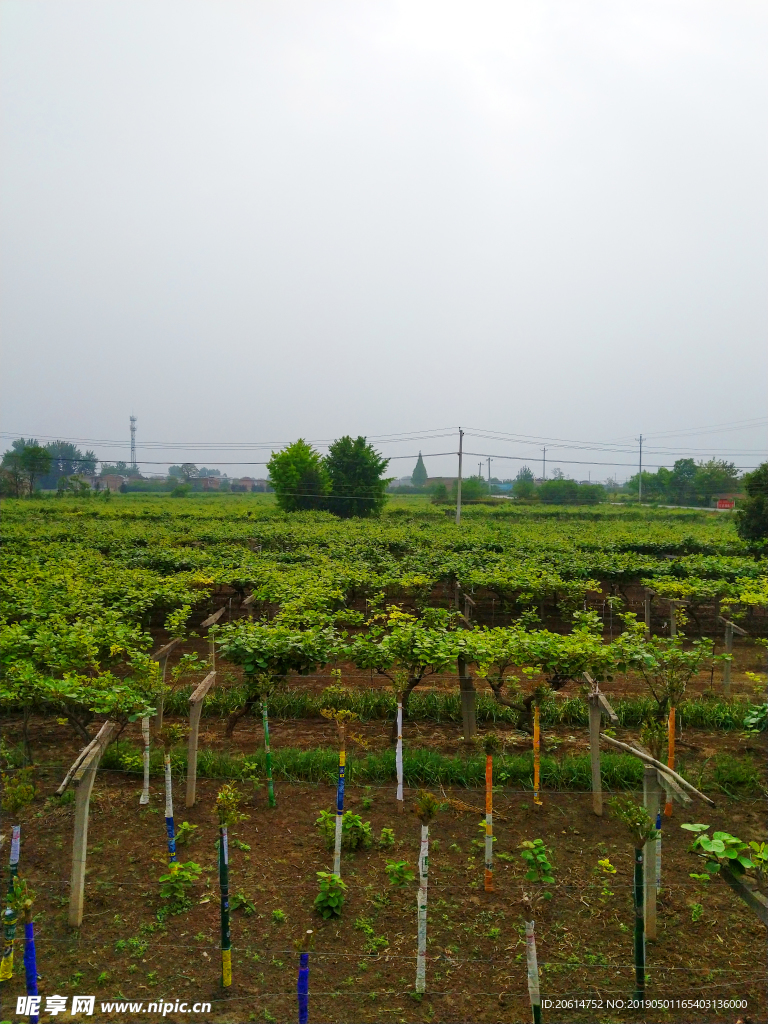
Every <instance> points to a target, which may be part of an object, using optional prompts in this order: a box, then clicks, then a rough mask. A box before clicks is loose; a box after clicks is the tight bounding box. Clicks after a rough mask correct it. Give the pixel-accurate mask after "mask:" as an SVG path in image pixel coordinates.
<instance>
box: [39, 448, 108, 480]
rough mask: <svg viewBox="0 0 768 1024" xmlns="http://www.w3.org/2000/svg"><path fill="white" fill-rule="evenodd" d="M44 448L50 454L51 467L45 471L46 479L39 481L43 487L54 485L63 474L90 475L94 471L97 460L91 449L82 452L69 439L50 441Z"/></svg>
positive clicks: (67, 475)
mask: <svg viewBox="0 0 768 1024" xmlns="http://www.w3.org/2000/svg"><path fill="white" fill-rule="evenodd" d="M45 450H46V451H47V452H48V453H49V455H50V456H51V469H50V472H49V473H46V477H47V479H46V480H42V481H41V485H42V486H44V487H55V486H56V483H57V481H58V480H59V479H60V478H61V477H63V476H66V477H71V476H90V475H91V474H93V473H95V472H96V463H97V462H98V460H97V458H96V453H95V452H93V451H90V450H89V451H87V452H85V453H83V452H82V451H80V449H79V448H78V447H77V446H76V445H74V444H71V443H70V442H69V441H50V442H49V443H48V444H47V445H46V446H45Z"/></svg>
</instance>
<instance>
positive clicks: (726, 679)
mask: <svg viewBox="0 0 768 1024" xmlns="http://www.w3.org/2000/svg"><path fill="white" fill-rule="evenodd" d="M717 620H718V622H720V623H722V625H724V626H725V653H726V654H733V634H734V633H738V634H739V636H746V635H747V631H746V629H742V628H741V626H737V625H736V623H735V622H730V621H729V620H728V619H724V618H723V617H722V615H718V617H717ZM730 692H731V660H730V658H729V659H728V660H727V661H726V662H725V664H724V665H723V693H724V694H726V695H730Z"/></svg>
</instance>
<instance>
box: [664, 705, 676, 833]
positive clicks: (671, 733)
mask: <svg viewBox="0 0 768 1024" xmlns="http://www.w3.org/2000/svg"><path fill="white" fill-rule="evenodd" d="M667 728H668V737H669V753H668V756H667V767H668V768H672V769H673V770H674V767H675V709H674V708H670V709H669V722H668V726H667ZM664 814H665V816H666V817H667V818H671V817H672V801H671V800H670V799H669V798H667V802H666V803H665V804H664Z"/></svg>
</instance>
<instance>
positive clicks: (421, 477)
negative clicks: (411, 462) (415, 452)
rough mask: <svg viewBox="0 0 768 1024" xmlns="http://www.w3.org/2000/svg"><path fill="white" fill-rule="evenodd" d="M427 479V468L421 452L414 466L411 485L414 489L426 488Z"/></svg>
mask: <svg viewBox="0 0 768 1024" xmlns="http://www.w3.org/2000/svg"><path fill="white" fill-rule="evenodd" d="M427 479H428V477H427V467H426V466H425V465H424V459H422V457H421V452H419V458H418V460H417V462H416V465H415V466H414V469H413V473H411V483H412V484H413V486H414V487H426V485H427Z"/></svg>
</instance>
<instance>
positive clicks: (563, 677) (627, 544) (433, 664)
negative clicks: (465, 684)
mask: <svg viewBox="0 0 768 1024" xmlns="http://www.w3.org/2000/svg"><path fill="white" fill-rule="evenodd" d="M0 571H1V572H2V588H1V589H2V594H1V596H0V701H2V705H3V706H4V707H6V708H11V709H16V710H22V709H23V710H24V711H25V714H29V713H31V712H32V711H35V710H37V711H45V712H50V713H56V714H59V715H63V716H64V717H66V718H68V719H69V721H70V722H71V723H72V725H73V727H74V728H75V729H76V730H78V731H79V732H80V733H81V735H83V736H85V735H86V734H87V733H86V729H87V725H88V722H89V721H90V719H91V718H92V717H93V716H94V715H109V716H110V717H113V718H115V717H117V718H120V717H123V718H124V719H125V718H129V717H130V718H134V717H139V716H144V715H146V714H148V713H149V712H150V711H152V710H154V708H155V707H156V706H157V702H158V694H159V692H160V689H161V688H162V685H163V684H162V681H161V679H160V674H159V669H158V665H157V662H156V661H154V660H153V659H152V657H151V652H152V650H153V647H155V646H156V642H155V641H154V640H153V637H152V633H151V630H154V631H155V633H157V629H158V628H163V629H164V630H165V631H167V635H168V636H169V637H178V638H180V639H184V638H185V637H186V636H187V635H188V633H189V631H190V630H191V629H192V628H193V626H194V625H195V624H197V623H199V622H200V621H201V619H202V618H203V617H204V616H205V615H207V614H208V612H210V611H211V610H212V609H214V608H216V607H218V606H222V605H223V606H225V607H226V608H227V610H228V615H227V616H226V617H227V618H231V619H232V621H230V622H229V623H227V624H224V625H222V626H221V627H220V628H219V631H218V634H217V637H216V640H217V644H218V646H219V648H220V650H221V653H222V654H223V655H224V656H225V657H226V658H227V659H229V660H230V661H231V662H234V663H236V664H239V665H241V666H242V668H243V670H244V673H245V677H246V680H251V682H252V683H253V685H252V686H251V687H250V688H249V686H248V685H246V686H245V688H244V689H243V690H242V691H241V692H242V699H241V702H240V703H241V710H247V708H248V707H249V706H250V705H252V704H253V703H255V701H256V700H257V699H258V697H259V693H260V692H262V691H263V689H264V686H265V685H266V683H265V679H264V677H265V675H266V676H268V677H270V678H271V680H272V682H274V681H275V680H279V679H284V678H285V677H287V676H288V675H290V674H292V673H298V674H301V673H306V672H308V671H311V670H313V669H314V668H316V667H318V666H323V665H328V664H339V663H342V662H347V663H353V664H354V665H356V666H358V667H359V668H361V669H367V670H370V671H371V672H380V673H386V674H388V675H390V676H393V675H394V674H398V681H397V685H398V686H399V688H400V689H401V690H402V692H403V702H404V706H405V711H406V714H407V709H408V700H409V695H410V692H411V691H412V690H413V689H415V688H416V687H417V686H418V685H419V684H420V683H421V682H422V681H423V680H424V679H425V678H426V677H428V676H429V675H430V674H433V673H437V672H441V671H447V670H450V671H454V670H455V666H456V665H457V664H458V665H459V669H460V672H461V671H466V672H468V673H469V672H473V673H474V674H475V675H476V676H480V677H483V678H485V679H486V680H487V681H488V683H489V684H490V686H491V688H492V690H493V692H494V694H495V698H496V700H497V702H498V703H499V704H500V706H507V707H509V706H511V707H513V708H515V709H516V711H517V712H519V715H520V717H521V720H522V721H523V724H525V720H526V717H528V718H529V717H530V712H531V706H532V704H533V703H537V702H538V698H537V695H536V692H535V690H534V691H531V692H527V693H526V692H525V691H526V689H528V690H529V691H530V690H531V687H530V686H528V687H527V688H526V673H528V674H536V673H538V674H540V675H543V676H544V679H545V680H546V682H547V683H548V685H549V687H551V689H553V690H557V689H559V688H560V687H561V686H562V685H564V683H565V682H567V681H568V680H571V679H580V678H581V677H582V674H583V673H584V672H589V673H590V674H592V675H593V676H594V677H595V678H596V679H603V678H606V677H608V676H610V675H611V673H613V672H615V671H617V670H622V669H624V668H626V667H627V666H631V667H635V668H636V669H638V670H640V671H643V672H645V673H646V675H647V678H648V681H649V685H651V684H652V683H653V681H654V679H655V681H656V689H655V690H654V689H653V686H652V687H651V690H652V692H653V693H654V694H655V697H656V698H657V705H658V708H657V710H658V715H659V716H662V715H664V714H666V713H667V711H668V708H669V706H670V704H675V703H676V702H679V700H680V699H681V697H682V693H681V692H680V693H678V692H677V691H676V690H675V687H677V689H678V690H679V689H680V687H681V686H682V688H683V689H684V686H685V680H686V678H688V677H690V675H691V674H692V673H693V672H695V671H698V670H699V669H700V668H701V666H702V664H703V663H704V661H705V659H706V658H707V657H709V656H710V655H711V653H712V642H711V639H709V638H707V637H706V636H702V635H701V624H702V622H703V621H704V618H703V616H702V609H705V608H706V609H708V610H709V612H710V613H711V611H712V609H713V608H714V609H715V610H716V611H720V612H722V613H724V614H727V615H728V616H729V618H731V619H733V620H735V621H737V622H741V623H742V626H744V627H745V628H746V629H747V632H748V633H751V634H752V635H755V636H757V635H759V634H760V633H762V632H764V629H765V626H764V622H765V608H766V605H767V604H768V560H766V558H765V557H763V556H761V555H757V554H755V553H753V552H751V551H750V550H749V549H748V548H747V547H746V546H745V545H744V544H743V543H742V542H741V541H740V540H739V539H738V537H737V535H736V533H735V530H734V529H733V526H732V522H731V520H730V517H728V516H714V515H712V514H708V513H699V512H686V511H675V512H672V511H651V510H648V511H645V510H642V511H638V510H624V509H605V510H603V509H600V510H592V509H588V510H583V509H582V510H579V509H573V510H570V509H569V510H560V509H557V510H554V509H553V510H548V509H544V510H539V509H514V510H507V509H486V508H478V509H472V510H470V511H468V512H467V514H466V516H465V519H464V521H463V522H462V524H461V526H460V527H457V526H456V524H455V523H453V522H451V521H450V520H449V519H448V518H447V517H446V516H445V515H444V514H443V512H441V511H439V510H435V509H433V508H432V507H430V506H426V505H413V506H411V507H407V506H405V505H404V506H402V507H394V508H392V509H391V510H390V511H389V512H387V513H386V514H384V515H383V516H381V517H380V518H379V519H376V520H360V521H355V520H352V521H339V520H338V519H336V518H334V517H333V516H330V515H328V514H324V513H294V514H290V515H286V514H282V513H279V512H277V511H276V510H275V508H274V506H272V505H271V504H270V503H269V499H266V500H263V499H258V498H256V497H252V496H249V497H242V498H234V497H232V498H216V499H208V500H199V501H197V502H193V501H184V502H179V501H173V500H172V499H168V498H145V497H142V498H137V499H127V498H125V499H114V500H112V501H110V502H106V501H90V502H86V501H76V500H41V501H38V502H35V503H29V502H26V503H19V502H11V501H8V502H5V503H4V505H3V517H2V555H1V556H0ZM636 585H641V586H647V587H650V588H652V590H653V593H654V598H653V600H654V608H655V609H656V612H657V615H661V616H662V619H661V620H660V622H661V628H660V629H657V630H655V632H656V633H657V634H658V635H656V636H654V637H653V638H651V639H650V640H649V639H647V638H646V637H645V635H644V630H643V628H642V626H641V625H640V624H639V623H637V622H636V621H634V619H633V616H632V614H631V608H632V603H631V598H632V595H631V588H632V587H633V586H636ZM458 595H462V597H463V598H464V604H463V606H462V602H461V600H458V601H457V596H458ZM672 597H673V598H683V599H685V600H686V601H687V604H686V605H685V607H684V610H683V609H682V608H681V610H680V613H679V617H678V622H679V625H680V626H681V627H682V632H681V634H680V635H679V636H678V637H677V638H676V639H675V640H672V639H671V638H670V637H669V636H668V635H667V634H666V632H665V629H666V626H665V623H664V620H663V615H664V614H665V609H666V608H667V607H668V599H669V598H672ZM466 599H469V602H470V604H469V605H468V604H467V603H466ZM246 605H247V606H248V607H247V614H248V615H249V616H250V617H249V618H245V617H239V616H245V615H246V607H245V606H246ZM457 605H458V608H457ZM470 606H471V609H474V612H473V611H471V609H470ZM462 607H463V612H462V611H461V608H462ZM606 608H607V609H608V613H609V614H610V617H611V632H612V634H615V635H612V637H611V639H610V642H606V639H607V638H606V637H605V635H604V632H605V627H606ZM489 610H490V611H489ZM464 613H467V615H469V616H470V617H471V621H469V619H468V617H467V615H465V614H464ZM710 618H711V614H710ZM686 621H687V623H688V624H687V626H686ZM614 622H615V630H614V628H613V624H614ZM545 626H546V628H545ZM686 631H687V633H688V639H687V640H685V638H684V635H683V634H684V633H685V632H686ZM659 659H661V661H663V662H664V664H665V665H666V666H667V667H668V665H669V663H670V659H672V661H673V662H674V664H675V666H676V667H675V671H674V672H673V675H674V676H675V680H674V681H673V682H672V684H671V685H672V690H671V692H670V691H669V687H668V686H667V682H668V680H667V682H664V681H662V682H659V679H660V677H659V664H660V660H659ZM462 666H464V667H463V668H462ZM664 672H665V673H666V675H665V677H664V678H665V679H666V678H667V676H668V675H669V672H668V671H667V668H665V669H664ZM516 673H519V674H518V675H516ZM236 710H237V709H234V711H236Z"/></svg>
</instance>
